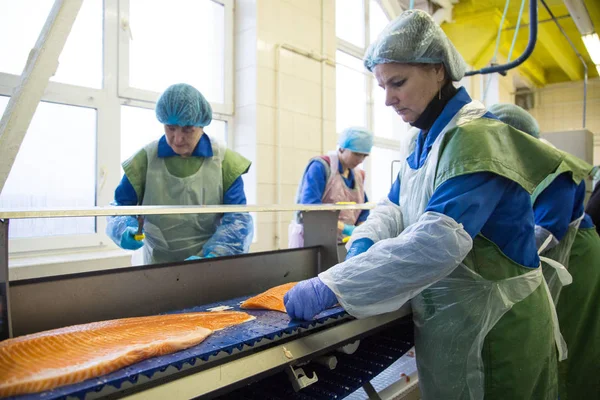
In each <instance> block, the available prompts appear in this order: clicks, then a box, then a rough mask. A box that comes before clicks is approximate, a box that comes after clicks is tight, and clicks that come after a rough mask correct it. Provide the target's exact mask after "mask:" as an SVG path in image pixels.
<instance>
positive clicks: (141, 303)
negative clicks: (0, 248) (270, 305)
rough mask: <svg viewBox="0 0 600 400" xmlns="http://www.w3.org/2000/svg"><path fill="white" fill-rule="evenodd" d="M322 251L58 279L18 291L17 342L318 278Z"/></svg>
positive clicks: (26, 283) (13, 290)
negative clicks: (53, 331) (72, 327)
mask: <svg viewBox="0 0 600 400" xmlns="http://www.w3.org/2000/svg"><path fill="white" fill-rule="evenodd" d="M318 253H319V249H318V248H304V249H295V250H283V251H276V252H267V253H253V254H246V255H242V256H236V257H221V258H212V259H205V260H200V261H188V262H181V263H177V264H161V265H148V266H140V267H131V268H124V269H118V270H109V271H100V272H93V273H84V274H73V275H62V276H55V277H51V278H40V279H29V280H22V281H16V282H14V283H12V284H11V286H10V297H11V307H12V308H11V313H12V315H11V317H12V321H13V332H14V334H15V335H17V336H18V335H24V334H29V333H33V332H39V331H42V330H47V329H54V328H59V327H63V326H68V325H73V324H81V323H88V322H93V321H102V320H106V319H113V318H125V317H132V316H143V315H154V314H158V313H162V312H167V311H172V310H181V309H184V308H187V307H192V306H197V305H200V304H210V303H214V302H218V301H221V300H229V299H233V298H236V297H240V296H244V295H250V294H254V293H259V292H261V291H264V290H266V289H268V288H271V287H273V286H276V285H280V284H283V283H287V282H292V281H300V280H303V279H308V278H312V277H314V276H316V274H317V255H318Z"/></svg>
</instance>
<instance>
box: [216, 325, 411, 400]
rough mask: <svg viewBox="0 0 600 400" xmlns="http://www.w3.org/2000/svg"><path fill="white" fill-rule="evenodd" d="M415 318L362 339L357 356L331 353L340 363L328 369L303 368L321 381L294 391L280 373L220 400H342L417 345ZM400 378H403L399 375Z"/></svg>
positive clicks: (285, 377)
mask: <svg viewBox="0 0 600 400" xmlns="http://www.w3.org/2000/svg"><path fill="white" fill-rule="evenodd" d="M413 331H414V325H413V322H412V316H407V317H405V318H402V319H401V320H400V321H399V322H398V323H396V324H394V325H393V326H391V327H389V328H386V329H384V330H383V331H381V332H379V333H376V334H374V335H371V336H368V337H366V338H365V339H363V340H361V342H360V346H359V347H358V350H357V351H356V352H355V353H354V354H343V353H338V352H335V353H332V355H335V356H336V358H337V360H338V362H337V367H336V368H335V369H333V370H329V369H327V368H326V367H324V366H321V365H319V364H315V363H309V364H307V365H303V366H302V369H303V370H304V372H305V373H306V376H308V377H310V376H312V374H311V373H312V372H315V373H316V374H317V377H318V378H319V380H318V381H317V382H315V383H313V384H312V385H310V386H308V387H306V388H304V389H301V390H300V391H299V392H295V391H294V389H293V388H292V385H291V383H290V381H289V379H288V377H287V375H286V374H285V373H284V372H280V373H277V374H275V375H272V376H270V377H268V378H265V379H262V380H260V381H258V382H255V383H252V384H249V385H247V386H244V387H243V388H240V389H237V390H235V391H233V392H230V393H228V394H226V395H223V396H221V397H218V399H219V400H277V399H283V400H292V399H294V400H295V399H298V400H320V399H343V398H345V397H346V396H348V395H350V394H351V393H353V392H355V391H356V390H357V389H359V388H361V387H362V386H363V385H364V384H365V383H366V382H367V381H370V380H372V379H373V378H375V377H376V376H377V375H379V374H380V373H381V372H382V371H384V370H385V369H387V368H388V367H389V366H390V365H392V364H393V363H394V362H395V361H396V360H398V359H399V358H400V357H402V355H404V353H406V352H407V351H408V350H410V349H411V348H412V347H413V345H414V334H413ZM398 379H400V376H398Z"/></svg>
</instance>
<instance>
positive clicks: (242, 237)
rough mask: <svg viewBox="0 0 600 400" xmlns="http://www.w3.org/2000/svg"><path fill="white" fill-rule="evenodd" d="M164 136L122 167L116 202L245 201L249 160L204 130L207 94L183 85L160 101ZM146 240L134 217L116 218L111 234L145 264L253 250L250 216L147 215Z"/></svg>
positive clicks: (208, 114)
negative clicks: (140, 237)
mask: <svg viewBox="0 0 600 400" xmlns="http://www.w3.org/2000/svg"><path fill="white" fill-rule="evenodd" d="M156 117H157V119H158V120H159V121H160V122H161V123H162V124H164V130H165V134H164V135H163V136H162V137H161V138H160V139H159V140H157V141H154V142H152V143H150V144H148V145H146V146H145V147H144V148H142V149H141V150H139V151H138V152H137V153H135V154H134V155H133V156H131V158H129V159H128V160H127V161H125V162H124V163H123V170H124V171H125V175H124V176H123V179H122V180H121V183H120V184H119V186H118V187H117V189H116V190H115V203H116V204H117V205H121V206H130V205H215V204H246V195H245V193H244V183H243V181H242V175H243V174H245V173H246V172H248V169H249V168H250V164H251V163H250V161H248V160H246V159H245V158H244V157H242V156H241V155H239V154H238V153H236V152H234V151H231V150H229V149H227V148H226V147H225V145H224V144H223V143H219V142H218V141H217V140H216V139H215V138H214V137H211V136H209V135H208V134H207V133H206V132H205V131H204V129H205V127H206V126H208V125H209V124H210V122H211V120H212V109H211V107H210V104H209V103H208V101H206V99H205V98H204V96H203V95H202V93H200V92H199V91H198V90H197V89H195V88H194V87H192V86H190V85H188V84H184V83H180V84H176V85H172V86H170V87H169V88H167V90H165V92H164V93H163V94H162V95H161V96H160V98H159V99H158V102H157V103H156ZM143 230H144V234H145V239H143V240H136V237H135V236H136V233H137V232H138V221H137V220H136V219H135V218H134V217H128V216H119V217H110V218H109V219H108V226H107V228H106V232H107V234H108V235H109V236H110V237H111V238H112V240H113V241H114V242H115V243H116V244H117V245H118V246H120V247H121V248H123V249H128V250H136V249H139V248H142V253H143V263H144V264H151V263H166V262H176V261H183V260H186V259H199V258H204V257H217V256H226V255H234V254H241V253H246V252H248V249H249V246H250V243H251V241H252V235H253V223H252V217H251V216H250V215H249V214H247V213H227V214H195V215H186V214H175V215H148V216H146V218H145V222H144V225H143Z"/></svg>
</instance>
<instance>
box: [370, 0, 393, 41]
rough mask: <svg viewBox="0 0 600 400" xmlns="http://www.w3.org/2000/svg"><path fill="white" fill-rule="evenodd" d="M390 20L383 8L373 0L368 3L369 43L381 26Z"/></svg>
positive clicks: (379, 31) (375, 36) (381, 28)
mask: <svg viewBox="0 0 600 400" xmlns="http://www.w3.org/2000/svg"><path fill="white" fill-rule="evenodd" d="M388 22H390V20H389V19H388V17H387V15H385V12H383V9H382V8H381V6H380V5H379V3H377V2H376V1H374V0H371V1H370V3H369V40H370V41H371V43H372V42H373V41H375V39H377V36H379V34H380V33H381V31H382V30H383V28H385V26H386V25H387V24H388Z"/></svg>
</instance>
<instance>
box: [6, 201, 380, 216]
mask: <svg viewBox="0 0 600 400" xmlns="http://www.w3.org/2000/svg"><path fill="white" fill-rule="evenodd" d="M372 208H375V204H374V203H367V204H322V205H310V204H291V205H277V204H275V205H264V206H259V205H216V206H105V207H81V208H48V209H45V210H27V209H7V208H5V209H0V219H4V218H6V219H17V218H57V217H93V216H96V217H100V216H109V215H158V214H162V215H169V214H215V213H216V214H222V213H232V212H236V213H237V212H280V211H298V210H300V211H325V210H327V211H332V210H334V211H335V210H370V209H372Z"/></svg>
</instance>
